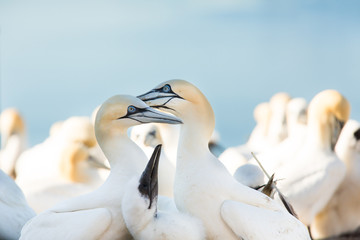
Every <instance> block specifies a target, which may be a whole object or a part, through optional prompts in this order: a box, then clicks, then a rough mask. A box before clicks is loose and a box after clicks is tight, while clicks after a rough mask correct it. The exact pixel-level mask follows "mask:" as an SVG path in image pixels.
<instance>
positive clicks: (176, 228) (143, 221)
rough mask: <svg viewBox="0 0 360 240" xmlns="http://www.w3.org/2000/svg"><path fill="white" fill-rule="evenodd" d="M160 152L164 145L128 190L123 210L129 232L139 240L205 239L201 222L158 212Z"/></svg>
mask: <svg viewBox="0 0 360 240" xmlns="http://www.w3.org/2000/svg"><path fill="white" fill-rule="evenodd" d="M160 152H161V145H158V146H157V147H155V149H154V152H153V154H152V156H151V158H150V161H149V162H148V164H147V166H146V168H145V170H144V172H143V173H142V175H141V177H134V178H133V179H132V180H131V181H130V182H129V184H128V185H127V187H126V191H125V194H124V197H123V200H122V206H121V207H122V212H123V216H124V220H125V223H126V226H127V228H128V230H129V232H130V233H131V235H132V236H133V237H134V239H136V240H138V239H139V240H146V239H149V240H153V239H166V240H177V239H179V240H180V239H181V240H182V239H187V240H201V239H205V230H204V227H203V225H202V223H201V221H200V220H199V219H196V218H194V217H191V216H190V215H188V214H184V213H180V212H164V211H161V210H160V211H158V210H157V201H158V166H159V159H160ZM159 187H160V186H159Z"/></svg>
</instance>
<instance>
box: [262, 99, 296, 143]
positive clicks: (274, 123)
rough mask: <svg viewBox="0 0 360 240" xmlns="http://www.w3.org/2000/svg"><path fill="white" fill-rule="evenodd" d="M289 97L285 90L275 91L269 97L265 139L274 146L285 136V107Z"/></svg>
mask: <svg viewBox="0 0 360 240" xmlns="http://www.w3.org/2000/svg"><path fill="white" fill-rule="evenodd" d="M290 99H291V97H290V96H289V94H287V93H285V92H280V93H276V94H275V95H274V96H272V97H271V98H270V102H269V104H270V112H271V115H270V120H269V129H268V134H267V140H268V143H269V145H270V146H276V145H277V144H278V143H280V142H282V141H283V140H284V139H285V138H286V137H287V134H288V133H287V127H286V125H287V123H286V107H287V104H288V102H289V101H290Z"/></svg>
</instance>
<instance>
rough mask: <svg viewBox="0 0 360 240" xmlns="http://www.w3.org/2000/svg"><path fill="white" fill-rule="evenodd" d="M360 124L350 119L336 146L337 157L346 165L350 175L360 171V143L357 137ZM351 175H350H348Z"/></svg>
mask: <svg viewBox="0 0 360 240" xmlns="http://www.w3.org/2000/svg"><path fill="white" fill-rule="evenodd" d="M359 132H360V123H359V122H357V121H355V120H352V119H350V120H349V121H347V122H346V124H345V126H344V128H343V130H342V131H341V134H340V136H339V140H338V142H337V143H336V146H335V152H336V154H337V156H338V157H339V158H340V159H341V160H342V161H343V162H344V163H345V165H346V167H347V171H348V173H350V172H352V171H355V172H357V171H359V170H360V162H359V161H358V160H359V159H360V141H359V140H358V139H357V137H356V136H355V135H356V134H357V133H359ZM348 175H349V174H348Z"/></svg>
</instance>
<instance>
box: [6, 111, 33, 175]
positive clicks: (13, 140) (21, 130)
mask: <svg viewBox="0 0 360 240" xmlns="http://www.w3.org/2000/svg"><path fill="white" fill-rule="evenodd" d="M0 133H1V151H0V169H1V170H3V171H4V172H5V173H6V174H7V175H9V176H11V177H12V178H15V177H16V172H15V165H16V162H17V160H18V158H19V156H20V154H21V153H22V152H23V151H24V150H25V149H26V148H27V139H26V131H25V123H24V120H23V118H22V117H21V115H20V113H19V112H18V111H17V110H16V109H15V108H8V109H5V110H4V111H3V112H2V113H1V115H0Z"/></svg>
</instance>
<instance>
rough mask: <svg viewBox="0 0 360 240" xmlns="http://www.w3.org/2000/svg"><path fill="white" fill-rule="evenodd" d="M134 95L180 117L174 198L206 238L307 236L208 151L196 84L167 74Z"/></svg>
mask: <svg viewBox="0 0 360 240" xmlns="http://www.w3.org/2000/svg"><path fill="white" fill-rule="evenodd" d="M138 97H139V98H140V99H142V100H144V101H145V102H146V103H147V104H148V105H150V106H153V107H156V108H159V109H162V110H164V111H166V112H171V113H173V114H174V115H176V116H178V117H179V118H180V119H181V120H182V121H183V124H182V125H181V131H180V138H179V146H178V152H177V165H176V176H175V186H174V197H175V203H176V206H177V208H178V209H179V210H180V211H181V212H186V213H189V214H191V215H193V216H195V217H197V218H199V219H201V220H202V221H203V224H204V226H205V229H206V235H207V237H208V238H209V239H238V238H243V239H252V240H253V239H259V240H260V239H261V240H266V239H272V240H273V239H299V240H300V239H301V240H304V239H310V237H309V234H308V231H307V229H306V227H305V226H304V225H303V224H302V223H301V222H300V221H298V220H297V219H296V218H295V217H293V216H292V215H290V214H289V213H288V212H287V211H286V210H285V209H284V208H283V207H281V206H280V205H279V204H278V203H277V202H275V201H274V200H272V199H271V198H269V197H267V196H266V195H264V194H262V193H260V192H258V191H256V190H253V189H251V188H249V187H246V186H244V185H243V184H241V183H239V182H237V181H236V180H235V179H234V178H233V177H232V176H231V175H230V174H229V172H228V171H227V170H226V168H225V167H224V165H223V164H222V163H221V162H220V161H219V160H218V159H217V158H216V157H215V156H214V155H212V154H211V153H210V151H209V148H208V142H209V139H210V136H211V134H212V131H213V129H214V126H215V116H214V112H213V110H212V107H211V105H210V103H209V102H208V100H207V99H206V97H205V96H204V95H203V94H202V93H201V91H200V90H199V89H197V88H196V87H195V86H194V85H192V84H190V83H188V82H186V81H184V80H171V81H167V82H164V83H162V84H160V85H158V86H157V87H156V88H154V89H153V90H151V91H149V92H148V93H145V94H143V95H140V96H138Z"/></svg>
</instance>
